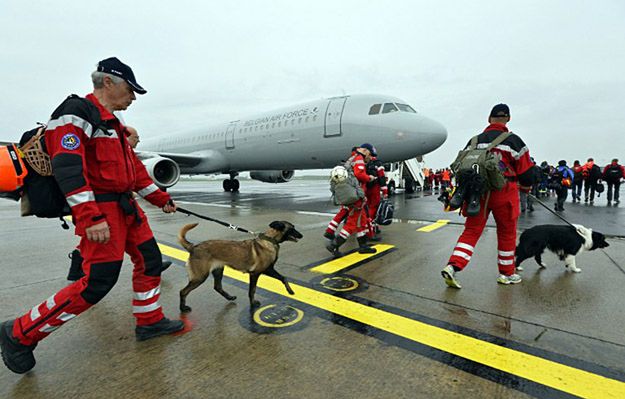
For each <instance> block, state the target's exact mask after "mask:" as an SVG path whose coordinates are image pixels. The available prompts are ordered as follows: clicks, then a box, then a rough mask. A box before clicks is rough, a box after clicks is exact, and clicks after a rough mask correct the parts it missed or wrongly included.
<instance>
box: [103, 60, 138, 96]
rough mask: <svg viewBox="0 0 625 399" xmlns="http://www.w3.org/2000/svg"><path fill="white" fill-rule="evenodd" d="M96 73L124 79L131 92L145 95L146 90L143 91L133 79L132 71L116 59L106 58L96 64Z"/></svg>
mask: <svg viewBox="0 0 625 399" xmlns="http://www.w3.org/2000/svg"><path fill="white" fill-rule="evenodd" d="M98 72H104V73H110V74H111V75H114V76H119V77H120V78H122V79H124V80H125V81H126V83H128V84H129V85H130V87H131V88H132V90H133V91H134V92H135V93H138V94H145V93H147V90H145V89H144V88H143V87H141V85H139V83H137V80H136V79H135V74H134V73H132V69H131V68H130V67H129V66H128V65H126V64H124V63H123V62H121V61H120V60H119V59H117V57H111V58H107V59H105V60H102V61H100V62H98Z"/></svg>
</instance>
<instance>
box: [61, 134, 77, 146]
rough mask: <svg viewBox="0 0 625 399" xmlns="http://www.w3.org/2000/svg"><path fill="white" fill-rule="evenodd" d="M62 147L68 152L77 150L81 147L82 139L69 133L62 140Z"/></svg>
mask: <svg viewBox="0 0 625 399" xmlns="http://www.w3.org/2000/svg"><path fill="white" fill-rule="evenodd" d="M61 147H63V148H65V149H67V150H75V149H76V148H78V147H80V139H79V138H78V136H76V135H75V134H74V133H67V134H66V135H65V136H63V138H62V139H61Z"/></svg>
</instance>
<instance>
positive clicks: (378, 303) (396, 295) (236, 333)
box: [0, 179, 625, 398]
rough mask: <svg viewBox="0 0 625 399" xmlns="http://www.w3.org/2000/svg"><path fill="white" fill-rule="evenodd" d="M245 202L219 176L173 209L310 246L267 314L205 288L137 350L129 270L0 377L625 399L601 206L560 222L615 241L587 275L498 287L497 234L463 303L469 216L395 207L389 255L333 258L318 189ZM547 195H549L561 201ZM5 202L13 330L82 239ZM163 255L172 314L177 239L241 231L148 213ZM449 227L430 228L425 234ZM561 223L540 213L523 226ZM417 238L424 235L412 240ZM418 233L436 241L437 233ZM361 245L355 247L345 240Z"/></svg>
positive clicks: (6, 388) (12, 381)
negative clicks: (167, 331) (172, 324)
mask: <svg viewBox="0 0 625 399" xmlns="http://www.w3.org/2000/svg"><path fill="white" fill-rule="evenodd" d="M241 183H242V184H241V186H242V188H241V192H240V193H238V194H231V193H224V192H221V181H204V180H203V181H199V180H194V181H188V182H181V183H180V184H179V185H177V186H175V187H174V189H172V190H171V193H172V195H173V196H174V198H175V199H176V200H177V201H178V202H179V205H180V206H184V207H185V208H187V209H190V210H193V211H195V212H197V213H200V214H205V215H207V216H210V217H213V218H217V219H221V220H225V221H228V222H229V223H232V224H235V225H239V226H242V227H245V228H247V229H250V230H253V231H257V232H259V231H262V230H263V229H265V228H266V227H267V225H268V224H269V223H270V222H271V221H273V220H288V221H290V222H292V223H294V224H295V225H296V227H297V229H298V230H299V231H301V232H302V233H303V234H304V238H303V239H302V240H300V242H298V243H290V242H288V243H284V244H282V245H281V249H280V259H279V261H278V263H277V265H276V269H277V270H279V271H280V273H282V274H283V275H285V276H286V277H287V278H289V280H290V281H291V284H292V286H293V289H294V291H295V295H293V296H291V295H289V294H288V293H287V292H286V291H285V289H284V287H283V286H282V284H280V283H279V282H277V281H276V280H274V279H271V278H268V277H261V279H260V281H259V289H258V291H257V294H256V296H257V299H259V300H260V301H261V308H260V310H259V311H256V312H250V308H249V303H248V301H247V276H242V275H239V274H237V273H235V272H233V271H227V272H226V277H225V278H224V288H225V289H226V290H227V291H229V292H230V293H231V294H233V295H236V296H237V297H238V299H237V300H236V301H234V302H227V301H226V300H224V298H223V297H222V296H220V295H219V294H217V293H216V292H215V291H214V290H213V289H212V282H211V281H210V280H209V281H207V282H206V283H205V284H204V286H202V287H200V288H199V289H197V290H195V291H193V292H192V293H191V294H190V295H189V297H188V300H187V303H188V304H189V305H190V306H191V307H192V308H193V311H192V312H191V313H189V314H187V315H184V316H182V317H184V320H185V322H186V324H187V329H186V331H185V333H184V334H181V335H178V336H167V337H161V338H157V339H154V340H151V341H146V342H136V341H135V339H134V324H133V323H134V320H133V317H132V314H131V295H132V290H131V285H130V277H131V269H132V267H131V264H130V262H129V260H128V259H127V260H126V261H125V263H124V267H123V270H122V275H121V276H120V279H119V282H118V284H117V285H116V287H115V288H114V289H113V290H112V291H111V293H109V295H108V296H107V297H106V298H105V299H103V300H102V301H101V302H100V303H99V304H98V305H97V306H95V307H94V308H92V309H90V310H89V311H87V312H85V313H84V314H82V315H81V316H80V317H78V318H76V319H74V320H72V321H71V322H69V323H68V324H67V325H65V326H63V327H62V328H61V329H59V330H57V331H56V332H55V333H53V334H51V335H50V336H49V337H48V338H47V339H46V340H44V341H42V342H41V343H40V344H39V346H38V347H37V349H36V351H35V355H36V357H37V366H36V367H35V368H34V369H33V370H32V371H31V372H29V373H27V374H25V375H16V374H13V373H11V372H10V371H8V370H7V369H5V368H3V367H1V368H0V397H3V398H4V397H7V398H58V397H65V398H79V397H80V398H100V397H107V398H110V397H132V398H153V397H172V398H174V397H175V398H245V397H256V398H270V397H271V398H296V397H298V398H299V397H305V398H327V397H333V398H355V397H359V398H415V397H416V398H418V397H429V398H460V397H462V398H517V397H518V398H522V397H539V398H546V397H574V396H581V397H614V398H622V397H625V360H624V359H625V336H624V334H623V331H624V328H625V312H623V308H625V299H624V296H623V286H624V285H625V269H624V265H625V240H622V239H620V238H619V237H618V236H622V235H623V227H622V226H625V214H624V213H623V210H622V208H621V207H609V208H608V207H607V206H606V203H605V202H602V201H605V199H604V198H600V199H599V201H595V204H594V206H592V207H591V206H584V205H577V204H571V203H570V202H569V203H568V204H567V205H566V208H567V210H566V211H565V216H566V217H567V218H568V219H570V220H571V221H572V222H574V223H582V224H584V225H586V226H587V227H592V228H595V229H598V230H601V231H603V232H604V233H606V234H609V235H611V236H613V237H612V238H610V239H609V243H610V247H608V248H607V249H606V250H605V251H595V252H591V253H583V254H581V255H579V256H578V260H577V265H578V266H579V267H581V268H582V270H583V271H582V272H581V273H579V274H575V273H571V272H568V271H566V270H565V268H564V266H563V264H562V263H561V262H559V261H558V260H557V258H556V257H555V256H554V255H551V254H548V255H545V257H544V260H545V261H546V262H547V264H548V267H547V269H544V270H540V269H538V267H537V266H536V265H534V264H533V263H532V262H530V261H528V262H527V264H526V265H525V266H526V268H525V271H524V272H523V278H524V281H523V283H521V284H519V285H515V286H501V285H498V284H497V283H496V277H497V269H496V263H495V262H496V251H497V249H496V246H495V245H494V242H496V241H495V240H496V234H495V231H494V229H492V228H487V229H486V230H485V232H484V236H483V238H482V239H481V240H480V242H479V243H478V245H477V248H476V252H475V255H474V257H473V259H472V261H471V264H470V265H469V266H468V268H467V269H466V270H465V271H464V272H463V273H461V274H460V275H459V279H460V280H461V282H462V284H463V288H462V289H461V290H452V289H449V288H447V287H446V286H445V284H444V282H443V280H442V279H441V277H440V269H441V268H442V267H443V266H444V263H445V261H446V260H447V258H448V256H449V254H450V253H451V251H452V250H453V246H454V244H455V242H456V239H457V237H458V235H459V234H460V232H461V226H460V225H459V224H460V223H461V222H462V219H461V218H460V217H459V216H457V215H455V214H450V213H444V212H442V210H441V205H440V203H439V202H437V201H436V195H427V194H422V193H416V194H414V195H404V194H400V195H397V196H396V197H394V201H395V204H396V216H397V218H398V220H397V221H396V222H394V223H393V224H392V225H390V226H387V227H385V228H384V230H383V241H382V243H380V245H381V246H380V247H379V249H380V251H379V252H381V253H379V254H375V255H374V256H368V257H367V256H361V255H356V254H348V255H346V256H345V259H344V260H343V262H342V263H341V262H335V261H333V260H332V259H331V258H329V256H328V255H329V254H328V252H327V251H326V250H325V248H324V239H323V237H322V236H321V234H322V233H323V230H324V228H325V226H326V224H327V223H328V221H329V219H330V217H331V216H332V215H331V214H332V213H333V212H334V211H335V209H336V208H335V207H334V206H333V205H332V204H331V203H330V200H329V192H328V191H327V184H326V183H325V181H323V180H314V179H301V180H299V179H298V180H295V181H293V182H291V183H288V184H284V185H268V184H262V183H258V182H253V181H247V180H242V181H241ZM552 203H553V200H549V204H550V205H552ZM17 209H18V207H17V206H16V205H15V204H14V203H11V202H9V201H0V216H1V218H2V221H3V225H4V229H2V231H1V232H0V248H2V252H1V253H2V262H1V265H2V266H1V269H0V277H1V279H0V318H1V319H2V320H4V319H9V318H14V317H15V316H17V315H20V314H22V313H23V312H25V311H26V310H27V309H30V308H31V307H32V306H33V305H35V304H37V303H39V302H41V301H42V300H44V299H45V298H47V297H48V296H49V295H51V294H52V293H54V292H56V291H57V290H58V289H59V288H61V287H63V286H64V285H65V284H67V281H66V280H65V276H66V274H67V268H68V266H69V259H68V258H67V253H69V252H70V251H71V250H72V249H73V247H74V245H75V244H76V243H77V240H76V238H75V237H74V236H73V235H72V233H71V232H69V231H65V230H62V229H61V228H60V223H59V221H58V220H42V219H34V218H20V217H19V216H18V215H17V212H18V210H17ZM144 209H145V210H146V212H147V214H148V216H149V218H150V224H151V226H152V229H153V230H154V233H155V236H156V238H157V240H158V242H159V243H160V244H161V249H162V251H163V254H164V255H165V256H166V257H167V258H169V259H171V260H173V261H174V262H175V264H174V265H173V266H172V267H171V268H170V269H169V270H167V271H166V272H165V274H164V275H163V281H162V287H161V300H160V302H161V304H162V305H163V308H164V310H165V313H166V315H167V316H168V317H170V318H173V317H180V315H179V312H178V291H179V290H180V289H181V288H182V287H184V286H185V285H186V282H187V278H186V272H185V270H184V268H183V267H182V265H183V260H184V257H185V254H186V253H185V252H184V251H182V250H181V248H180V246H179V245H178V244H177V242H176V236H177V233H178V230H179V229H180V227H181V226H182V225H184V224H186V223H191V222H196V221H199V222H200V225H199V226H198V227H197V228H196V229H194V230H192V231H191V232H190V233H189V234H188V238H189V240H190V241H192V242H198V241H201V240H205V239H214V238H219V239H233V240H240V239H245V238H248V236H246V235H245V234H242V233H239V232H236V231H234V230H231V229H227V228H224V227H222V226H219V225H217V224H214V223H210V222H207V221H201V220H198V219H196V218H194V217H188V216H184V215H182V214H179V213H178V214H176V215H166V214H163V213H162V212H161V211H160V210H158V209H155V208H153V207H150V206H149V205H147V204H146V205H145V206H144ZM442 219H444V220H450V223H447V224H444V223H440V224H439V225H436V226H434V227H432V228H430V229H429V230H430V231H424V230H423V229H422V228H423V227H428V226H432V225H433V222H436V221H437V220H442ZM543 223H561V222H559V221H558V219H556V218H555V217H554V216H552V215H551V214H550V213H548V212H547V211H546V210H545V209H541V208H539V207H536V211H535V212H534V213H532V214H528V215H524V216H521V218H520V223H519V228H520V229H523V228H526V227H529V226H532V225H534V224H543ZM419 229H422V230H421V231H418V230H419ZM425 230H428V229H427V228H426V229H425ZM345 247H346V248H347V249H349V248H355V243H354V242H352V240H350V241H348V243H346V244H345Z"/></svg>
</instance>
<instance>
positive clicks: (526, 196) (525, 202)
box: [519, 158, 542, 213]
mask: <svg viewBox="0 0 625 399" xmlns="http://www.w3.org/2000/svg"><path fill="white" fill-rule="evenodd" d="M531 160H532V171H533V176H534V181H535V183H534V184H532V188H531V189H530V191H529V192H525V190H519V200H520V202H521V213H525V211H526V210H527V211H529V212H534V201H533V200H532V197H531V196H530V193H531V194H533V195H534V196H535V197H538V181H540V176H541V173H542V172H541V170H540V166H538V165H536V162H535V161H534V158H531Z"/></svg>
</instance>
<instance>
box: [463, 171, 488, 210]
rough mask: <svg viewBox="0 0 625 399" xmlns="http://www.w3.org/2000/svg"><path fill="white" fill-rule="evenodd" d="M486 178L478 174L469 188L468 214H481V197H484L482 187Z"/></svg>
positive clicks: (467, 195)
mask: <svg viewBox="0 0 625 399" xmlns="http://www.w3.org/2000/svg"><path fill="white" fill-rule="evenodd" d="M483 187H484V180H483V179H482V178H481V176H480V175H476V176H475V178H474V179H473V180H472V181H471V183H470V184H469V186H468V188H467V194H466V197H467V208H466V210H465V213H466V215H467V216H477V215H479V214H480V199H481V198H482V188H483Z"/></svg>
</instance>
